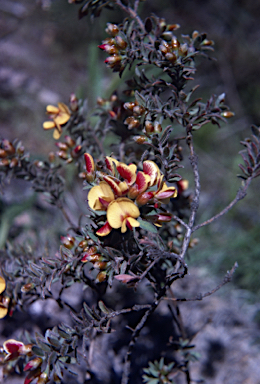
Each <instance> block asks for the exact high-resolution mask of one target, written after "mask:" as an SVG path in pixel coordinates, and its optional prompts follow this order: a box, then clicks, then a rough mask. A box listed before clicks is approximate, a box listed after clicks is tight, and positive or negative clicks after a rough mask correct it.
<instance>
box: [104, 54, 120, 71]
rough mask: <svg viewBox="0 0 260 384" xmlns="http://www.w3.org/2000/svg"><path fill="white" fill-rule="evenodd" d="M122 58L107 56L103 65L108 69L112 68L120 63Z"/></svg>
mask: <svg viewBox="0 0 260 384" xmlns="http://www.w3.org/2000/svg"><path fill="white" fill-rule="evenodd" d="M121 59H122V57H121V56H120V55H113V56H108V57H107V58H106V60H105V63H106V64H107V65H108V66H109V67H110V68H114V67H115V66H116V65H118V64H119V63H120V62H121Z"/></svg>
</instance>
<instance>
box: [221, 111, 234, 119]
mask: <svg viewBox="0 0 260 384" xmlns="http://www.w3.org/2000/svg"><path fill="white" fill-rule="evenodd" d="M221 116H223V117H225V118H226V119H229V118H230V117H233V116H235V114H234V112H231V111H224V112H222V113H221Z"/></svg>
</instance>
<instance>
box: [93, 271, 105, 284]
mask: <svg viewBox="0 0 260 384" xmlns="http://www.w3.org/2000/svg"><path fill="white" fill-rule="evenodd" d="M106 278H107V274H106V272H105V271H102V272H99V273H98V274H97V277H96V281H97V282H98V283H102V282H103V281H105V280H106Z"/></svg>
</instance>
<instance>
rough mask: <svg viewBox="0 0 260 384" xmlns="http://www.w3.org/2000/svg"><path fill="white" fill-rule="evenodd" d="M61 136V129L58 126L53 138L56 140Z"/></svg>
mask: <svg viewBox="0 0 260 384" xmlns="http://www.w3.org/2000/svg"><path fill="white" fill-rule="evenodd" d="M60 136H61V129H58V128H57V127H56V129H55V130H54V132H53V138H54V139H55V140H58V139H59V138H60Z"/></svg>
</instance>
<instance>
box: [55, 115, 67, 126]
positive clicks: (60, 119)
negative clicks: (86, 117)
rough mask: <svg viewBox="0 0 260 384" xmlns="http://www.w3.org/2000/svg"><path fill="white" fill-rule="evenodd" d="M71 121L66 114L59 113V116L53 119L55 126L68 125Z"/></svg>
mask: <svg viewBox="0 0 260 384" xmlns="http://www.w3.org/2000/svg"><path fill="white" fill-rule="evenodd" d="M69 119H70V116H69V115H67V114H66V113H59V114H58V115H57V116H55V117H54V118H53V120H54V122H55V124H57V125H63V124H66V123H67V122H68V121H69Z"/></svg>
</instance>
